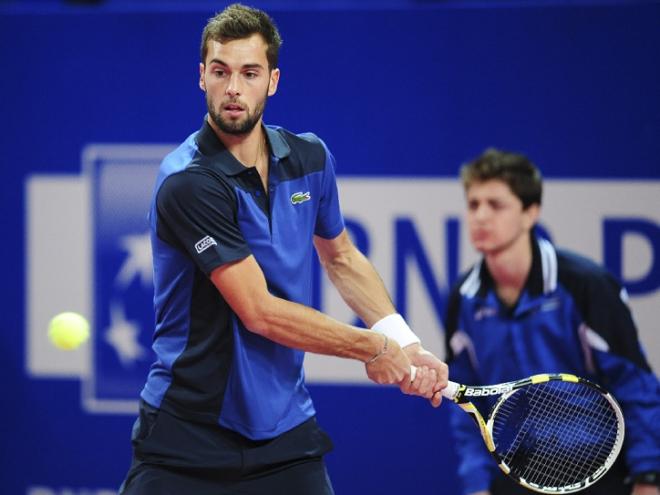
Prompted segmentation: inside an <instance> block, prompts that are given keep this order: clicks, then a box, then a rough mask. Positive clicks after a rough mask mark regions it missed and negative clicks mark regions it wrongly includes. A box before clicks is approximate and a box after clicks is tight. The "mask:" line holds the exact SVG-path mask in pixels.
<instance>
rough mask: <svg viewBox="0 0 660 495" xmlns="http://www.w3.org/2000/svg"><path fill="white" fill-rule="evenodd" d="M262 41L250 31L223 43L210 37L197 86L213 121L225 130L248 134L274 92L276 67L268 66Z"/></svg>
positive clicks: (276, 74)
mask: <svg viewBox="0 0 660 495" xmlns="http://www.w3.org/2000/svg"><path fill="white" fill-rule="evenodd" d="M266 48H267V47H266V43H265V42H264V40H263V38H262V37H261V36H260V35H258V34H254V35H252V36H250V37H249V38H245V39H238V40H230V41H226V42H224V43H222V42H219V41H213V40H210V41H209V42H208V52H207V54H206V60H205V61H204V63H203V64H199V86H200V88H202V90H203V91H204V92H205V93H206V106H207V108H208V113H209V116H210V118H211V120H212V121H213V123H215V125H216V126H217V127H218V128H219V129H220V130H221V131H222V132H225V133H227V134H234V135H241V134H248V133H249V132H250V131H251V130H252V129H253V128H254V127H255V126H256V125H257V124H259V123H260V122H261V117H262V115H263V113H264V108H265V106H266V99H267V98H268V97H269V96H271V95H273V94H275V91H276V90H277V83H278V81H279V75H280V72H279V69H274V70H272V71H270V70H268V59H267V58H266Z"/></svg>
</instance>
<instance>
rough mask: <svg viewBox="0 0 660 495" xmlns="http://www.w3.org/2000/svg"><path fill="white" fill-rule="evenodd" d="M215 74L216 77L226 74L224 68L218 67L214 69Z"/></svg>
mask: <svg viewBox="0 0 660 495" xmlns="http://www.w3.org/2000/svg"><path fill="white" fill-rule="evenodd" d="M213 75H214V76H216V77H223V76H224V75H225V71H224V70H222V69H216V70H214V71H213Z"/></svg>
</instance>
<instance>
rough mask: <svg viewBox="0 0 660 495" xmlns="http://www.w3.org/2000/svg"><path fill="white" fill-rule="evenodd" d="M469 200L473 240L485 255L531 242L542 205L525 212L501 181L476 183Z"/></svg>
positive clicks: (468, 207) (520, 203) (468, 219)
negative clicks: (529, 240) (531, 234)
mask: <svg viewBox="0 0 660 495" xmlns="http://www.w3.org/2000/svg"><path fill="white" fill-rule="evenodd" d="M466 200H467V224H468V229H469V231H470V240H471V241H472V245H473V246H474V248H475V249H476V250H477V251H479V252H481V253H483V254H497V253H499V252H502V251H504V250H506V249H507V248H509V247H511V246H513V245H515V244H516V242H521V241H522V242H527V238H528V234H529V231H530V230H531V229H532V227H533V226H534V224H535V223H536V219H537V218H538V214H539V207H538V205H531V206H529V207H528V208H527V209H526V210H525V209H523V204H522V201H520V199H519V198H518V197H517V196H516V195H515V194H513V192H512V191H511V189H510V188H509V186H508V185H507V184H506V183H505V182H503V181H501V180H497V179H493V180H487V181H484V182H475V183H473V184H472V185H471V186H470V187H469V188H468V189H467V191H466Z"/></svg>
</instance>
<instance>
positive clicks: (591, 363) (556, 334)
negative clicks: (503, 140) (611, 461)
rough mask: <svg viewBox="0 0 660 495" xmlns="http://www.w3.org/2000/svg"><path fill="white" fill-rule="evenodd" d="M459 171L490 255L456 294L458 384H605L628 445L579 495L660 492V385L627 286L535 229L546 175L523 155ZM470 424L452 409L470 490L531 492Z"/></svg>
mask: <svg viewBox="0 0 660 495" xmlns="http://www.w3.org/2000/svg"><path fill="white" fill-rule="evenodd" d="M461 178H462V181H463V186H464V189H465V197H466V201H467V224H468V228H469V233H470V239H471V242H472V244H473V246H474V247H475V248H476V249H477V250H478V251H479V252H480V253H482V254H483V258H482V259H481V261H480V262H478V263H477V264H476V265H475V266H474V267H472V269H470V270H469V271H468V272H467V273H465V274H464V275H463V276H462V277H461V278H460V280H459V281H458V282H457V284H456V286H455V287H454V290H453V291H452V293H451V297H450V301H449V306H448V313H447V321H446V341H447V353H448V363H449V364H450V366H451V372H452V380H453V381H457V382H460V383H469V384H475V385H487V384H491V383H500V382H507V381H512V380H516V379H520V378H524V377H526V376H530V375H534V374H538V373H558V372H565V373H572V374H575V375H578V376H582V377H584V378H587V379H589V380H591V381H593V382H596V383H600V384H601V385H603V386H604V387H605V388H606V389H607V390H609V391H610V392H611V393H612V394H613V395H614V397H616V399H617V400H618V401H619V403H620V404H621V406H622V408H623V411H624V416H625V421H626V441H625V444H624V452H623V455H622V456H620V457H619V461H617V463H615V465H614V466H613V467H612V468H611V469H610V471H609V472H608V473H607V475H605V477H604V478H603V479H602V480H600V481H598V482H597V483H595V484H594V485H593V486H592V487H590V488H587V489H586V490H585V491H583V492H581V493H585V494H592V495H594V494H597V495H619V494H621V495H623V494H625V495H629V494H631V493H632V494H634V495H658V494H659V491H658V486H657V485H658V481H659V478H658V474H659V473H660V433H659V432H660V430H659V429H658V422H659V421H660V384H659V383H658V379H657V378H656V376H655V375H654V373H653V371H652V370H651V368H650V367H649V364H648V363H647V361H646V359H645V357H644V354H643V351H642V348H641V346H640V343H639V341H638V338H637V329H636V327H635V323H634V322H633V318H632V315H631V313H630V309H629V307H628V304H627V298H626V292H625V290H624V289H623V288H622V287H621V285H620V284H619V283H618V282H617V281H616V280H615V279H614V278H613V277H612V276H611V275H610V274H609V273H607V272H606V271H605V270H604V269H603V268H602V267H600V266H597V265H596V264H594V263H593V262H591V261H589V260H587V259H585V258H583V257H581V256H578V255H577V254H574V253H571V252H568V251H565V250H560V249H558V248H556V247H555V246H553V245H552V244H551V243H550V242H549V241H548V240H546V239H544V238H542V237H539V236H538V235H537V234H536V233H535V229H534V226H535V224H536V222H537V220H538V218H539V214H540V211H541V193H542V179H541V173H540V172H539V170H538V169H537V168H536V167H535V166H534V164H533V163H531V162H530V161H529V160H528V159H527V158H526V157H524V156H522V155H519V154H516V153H510V152H505V151H498V150H494V149H490V150H487V151H486V152H485V153H483V154H482V155H481V156H479V157H478V158H476V159H475V160H474V161H472V162H470V163H468V164H467V165H465V166H463V168H462V169H461ZM484 410H487V407H486V408H484ZM452 413H454V411H452ZM470 421H471V420H470V418H469V417H468V416H467V415H466V414H463V413H462V412H460V411H459V412H458V413H454V414H452V424H453V428H452V431H453V432H454V435H455V438H456V441H457V446H458V456H459V461H460V462H459V475H460V477H461V479H462V481H463V486H464V492H465V493H466V494H473V495H477V494H479V495H487V494H489V493H490V494H492V495H516V494H527V493H529V492H528V491H527V490H526V489H524V488H521V487H520V486H519V485H517V484H515V483H514V482H513V481H511V480H509V478H508V477H506V476H504V475H503V474H502V473H501V472H500V470H499V469H498V468H497V466H496V465H495V463H494V462H493V460H492V458H491V457H490V455H489V453H488V452H487V450H486V449H485V448H484V446H483V442H482V440H481V438H480V436H479V433H478V431H477V430H476V429H475V428H474V425H473V424H472V423H471V422H470Z"/></svg>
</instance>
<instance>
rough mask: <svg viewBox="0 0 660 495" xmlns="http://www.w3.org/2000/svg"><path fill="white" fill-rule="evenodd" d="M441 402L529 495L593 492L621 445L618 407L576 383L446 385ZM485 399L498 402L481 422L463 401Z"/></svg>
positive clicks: (590, 386)
mask: <svg viewBox="0 0 660 495" xmlns="http://www.w3.org/2000/svg"><path fill="white" fill-rule="evenodd" d="M411 377H413V378H414V371H413V373H411ZM442 395H443V396H445V397H447V398H448V399H451V400H453V401H454V402H455V403H456V404H458V405H459V406H460V407H461V408H462V409H463V410H464V411H465V412H466V413H468V414H469V415H470V416H471V417H472V419H473V420H474V421H475V423H477V426H478V427H479V430H480V431H481V436H482V437H483V439H484V442H485V443H486V447H488V450H489V451H490V453H491V454H492V455H493V457H494V458H495V460H496V461H497V464H498V465H499V467H500V469H501V470H502V471H504V473H506V474H507V475H509V476H510V477H511V478H513V479H514V480H515V481H516V482H518V483H519V484H521V485H523V486H524V487H526V488H529V489H530V490H534V491H537V492H541V493H573V492H577V491H579V490H582V489H584V488H586V487H588V486H590V485H593V484H594V483H595V482H596V481H598V480H599V479H600V478H601V477H602V476H603V475H604V474H605V473H606V472H607V470H608V469H609V468H610V467H611V466H612V464H613V463H614V461H615V460H616V458H617V456H618V455H619V451H620V450H621V445H622V444H623V437H624V421H623V414H622V412H621V408H620V407H619V404H618V403H617V402H616V400H615V399H614V398H613V397H612V396H611V395H610V394H609V393H608V392H607V391H605V390H604V389H603V388H601V387H600V386H598V385H596V384H594V383H591V382H589V381H587V380H585V379H583V378H579V377H577V376H573V375H568V374H563V373H561V374H543V375H535V376H532V377H529V378H525V379H523V380H518V381H513V382H508V383H500V384H497V385H490V386H483V387H471V386H468V385H460V384H458V383H454V382H449V385H448V386H447V388H445V389H444V390H443V391H442ZM493 396H499V398H498V399H497V401H496V403H495V405H494V406H493V408H492V410H491V412H490V414H489V416H488V421H487V422H486V421H484V418H483V416H482V415H481V414H480V413H479V411H478V410H477V408H476V407H475V406H474V404H473V403H472V402H470V400H471V399H472V398H474V397H493Z"/></svg>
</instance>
